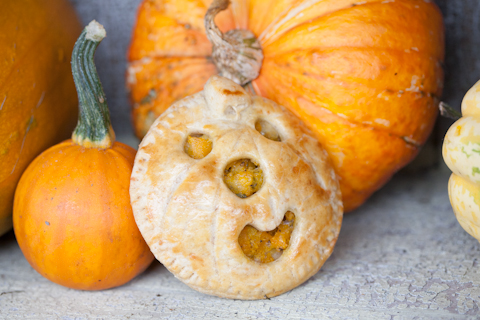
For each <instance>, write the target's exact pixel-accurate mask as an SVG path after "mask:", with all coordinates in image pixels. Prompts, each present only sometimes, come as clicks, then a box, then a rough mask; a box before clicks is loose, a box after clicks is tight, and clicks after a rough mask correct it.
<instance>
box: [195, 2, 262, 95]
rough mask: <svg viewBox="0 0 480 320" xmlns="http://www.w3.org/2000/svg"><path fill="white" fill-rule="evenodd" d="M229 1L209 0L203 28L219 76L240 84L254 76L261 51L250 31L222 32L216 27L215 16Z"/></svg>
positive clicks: (260, 61)
mask: <svg viewBox="0 0 480 320" xmlns="http://www.w3.org/2000/svg"><path fill="white" fill-rule="evenodd" d="M229 4H230V1H229V0H214V1H213V2H212V4H211V5H210V7H209V8H208V10H207V13H206V14H205V31H206V33H207V37H208V39H209V40H210V42H211V43H212V59H213V62H214V63H215V65H216V66H217V69H218V70H219V73H220V75H221V76H223V77H225V78H228V79H230V80H233V81H235V82H236V83H238V84H240V85H242V86H243V85H245V84H247V83H249V82H250V81H252V80H254V79H256V78H257V77H258V75H259V73H260V68H261V67H262V61H263V52H262V48H261V46H260V42H258V40H257V38H256V37H255V35H254V34H253V33H252V32H251V31H249V30H239V29H235V30H229V31H228V32H227V33H225V34H223V33H222V32H221V31H220V29H218V27H217V25H216V24H215V21H214V20H215V17H216V15H217V14H218V13H219V12H221V11H223V10H225V9H227V8H228V5H229Z"/></svg>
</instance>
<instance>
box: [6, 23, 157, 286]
mask: <svg viewBox="0 0 480 320" xmlns="http://www.w3.org/2000/svg"><path fill="white" fill-rule="evenodd" d="M104 36H105V30H104V29H103V27H102V26H101V25H100V24H98V23H96V22H95V21H93V22H92V23H90V24H89V25H88V26H87V27H86V28H85V30H84V31H83V32H82V34H81V35H80V38H79V39H78V41H77V43H76V44H75V47H74V50H73V54H72V71H73V76H74V80H75V84H76V87H77V92H78V98H79V102H80V116H79V121H78V125H77V127H76V129H75V131H74V132H73V134H72V139H71V140H67V141H64V142H62V143H60V144H57V145H55V146H53V147H51V148H49V149H48V150H46V151H45V152H43V153H42V154H40V156H38V157H37V158H36V159H35V160H34V161H33V162H32V163H31V164H30V165H29V166H28V168H27V170H25V172H24V174H23V175H22V178H21V179H20V182H19V184H18V187H17V189H16V193H15V201H14V210H13V223H14V231H15V236H16V238H17V241H18V244H19V246H20V248H21V250H22V252H23V254H24V255H25V258H26V259H27V260H28V262H29V263H30V265H31V266H32V267H33V268H34V269H35V270H37V271H38V272H39V273H40V274H41V275H42V276H44V277H46V278H48V279H50V280H51V281H53V282H55V283H58V284H61V285H63V286H66V287H69V288H74V289H82V290H100V289H106V288H112V287H116V286H119V285H122V284H124V283H126V282H127V281H129V280H131V279H132V278H133V277H135V276H136V275H138V274H139V273H141V272H142V271H143V270H145V269H146V268H147V266H148V265H149V264H150V263H151V262H152V260H153V255H152V254H151V252H150V250H149V248H148V246H147V244H146V243H145V241H144V240H143V238H142V236H141V234H140V232H139V230H138V228H137V225H136V223H135V220H134V217H133V213H132V208H131V205H130V195H129V186H130V175H131V172H132V168H133V161H134V158H135V153H136V152H135V150H134V149H133V148H131V147H129V146H127V145H125V144H122V143H119V142H116V141H114V140H115V135H114V132H113V130H112V127H111V124H110V117H109V112H108V107H107V104H106V99H105V95H104V93H103V89H102V86H101V83H100V80H99V78H98V75H97V73H96V69H95V65H94V62H93V55H94V52H95V49H96V47H97V46H98V44H99V42H100V41H101V40H102V39H103V37H104Z"/></svg>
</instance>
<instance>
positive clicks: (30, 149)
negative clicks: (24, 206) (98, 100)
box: [0, 0, 81, 235]
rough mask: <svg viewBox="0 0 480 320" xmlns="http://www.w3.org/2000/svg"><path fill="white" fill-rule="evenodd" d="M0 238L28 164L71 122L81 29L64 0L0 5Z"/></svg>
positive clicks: (74, 116)
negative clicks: (75, 52)
mask: <svg viewBox="0 0 480 320" xmlns="http://www.w3.org/2000/svg"><path fill="white" fill-rule="evenodd" d="M0 15H1V21H2V22H1V27H0V33H1V36H0V48H2V49H1V50H0V235H2V234H4V233H5V232H7V231H8V230H10V229H11V228H12V208H13V196H14V193H15V188H16V186H17V183H18V180H20V176H21V175H22V173H23V171H24V170H25V168H26V167H27V166H28V164H29V163H30V162H31V161H32V160H33V159H34V158H35V157H36V156H37V155H38V154H40V152H42V151H43V150H45V149H47V148H48V147H50V146H52V145H54V144H55V143H58V142H60V141H62V140H64V139H67V138H68V136H69V134H71V132H72V130H73V128H74V127H75V122H76V120H77V114H78V109H77V104H78V101H77V99H76V94H75V85H74V84H73V79H72V73H71V71H70V70H71V69H70V62H69V58H68V57H69V56H70V55H71V53H72V48H73V44H74V43H75V39H76V38H77V37H78V35H79V34H80V32H81V26H80V23H79V21H78V19H77V16H76V14H75V11H74V10H73V8H72V6H71V5H70V4H69V3H68V1H66V0H51V1H42V0H22V1H17V0H2V1H0Z"/></svg>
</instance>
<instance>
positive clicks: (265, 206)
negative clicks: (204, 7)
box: [130, 76, 343, 299]
mask: <svg viewBox="0 0 480 320" xmlns="http://www.w3.org/2000/svg"><path fill="white" fill-rule="evenodd" d="M130 196H131V200H132V208H133V211H134V216H135V220H136V222H137V225H138V227H139V229H140V232H141V233H142V235H143V237H144V238H145V240H146V242H147V244H148V245H149V247H150V249H151V251H152V252H153V254H154V255H155V257H156V258H157V259H158V260H159V261H160V262H161V263H163V264H164V265H165V267H166V268H167V269H168V270H169V271H170V272H172V273H173V274H174V275H175V276H176V277H177V278H178V279H180V280H181V281H183V282H184V283H186V284H187V285H189V286H190V287H192V288H193V289H196V290H198V291H200V292H204V293H207V294H212V295H216V296H220V297H226V298H233V299H264V298H268V297H273V296H276V295H279V294H281V293H283V292H285V291H288V290H290V289H292V288H294V287H296V286H298V285H299V284H301V283H303V282H304V281H306V280H307V279H308V278H309V277H311V276H312V275H314V274H315V273H316V272H317V271H318V270H319V269H320V267H321V266H322V265H323V263H324V262H325V261H326V259H327V258H328V257H329V256H330V254H331V253H332V250H333V247H334V245H335V242H336V240H337V237H338V234H339V232H340V227H341V222H342V217H343V204H342V201H341V194H340V189H339V184H338V181H337V178H336V175H335V172H334V170H333V168H332V166H331V165H330V162H329V158H328V156H327V153H326V152H325V151H324V150H323V148H322V146H321V145H320V144H319V142H318V141H317V140H316V139H315V138H314V137H313V136H312V133H311V132H310V131H309V130H308V129H307V128H306V127H305V126H304V125H303V123H302V122H300V121H299V120H298V119H297V118H296V117H295V116H293V115H292V114H291V113H290V112H289V111H287V110H286V109H285V108H283V107H281V106H279V105H277V104H276V103H274V102H272V101H270V100H268V99H265V98H262V97H260V96H250V95H249V94H248V93H247V92H246V91H245V90H244V89H243V88H242V87H241V86H239V85H237V84H235V83H234V82H232V81H230V80H227V79H226V78H223V77H220V76H212V77H211V78H210V79H209V80H208V82H207V83H206V85H205V87H204V90H203V91H201V92H199V93H197V94H194V95H192V96H188V97H186V98H184V99H182V100H179V101H178V102H176V103H175V104H173V105H172V106H171V107H170V108H169V109H167V111H166V112H165V113H163V114H162V115H161V116H160V117H159V118H158V119H157V120H156V121H155V122H154V123H153V125H152V127H151V128H150V130H149V131H148V133H147V134H146V136H145V138H144V139H143V140H142V142H141V144H140V147H139V150H138V152H137V155H136V158H135V164H134V168H133V173H132V178H131V184H130Z"/></svg>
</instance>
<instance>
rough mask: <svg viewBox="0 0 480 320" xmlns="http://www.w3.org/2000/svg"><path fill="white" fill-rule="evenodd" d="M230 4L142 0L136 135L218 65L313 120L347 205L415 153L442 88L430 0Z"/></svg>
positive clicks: (136, 34)
mask: <svg viewBox="0 0 480 320" xmlns="http://www.w3.org/2000/svg"><path fill="white" fill-rule="evenodd" d="M210 3H212V5H211V7H210V10H209V12H208V14H207V15H205V14H206V12H207V8H208V5H209V4H210ZM227 5H228V1H226V0H220V1H218V0H217V1H214V2H212V1H189V0H175V1H173V0H145V1H144V2H143V3H142V5H141V7H140V9H139V12H138V18H137V23H136V26H135V28H134V30H133V38H132V43H131V46H130V51H129V60H130V64H129V67H128V72H127V86H128V88H129V90H130V95H131V100H132V102H133V112H132V113H133V120H134V125H135V128H136V134H137V135H138V136H139V137H142V136H143V135H144V134H145V133H146V132H147V130H148V128H149V127H150V125H151V124H152V123H153V121H154V120H155V119H156V118H157V116H158V115H159V114H161V113H162V112H164V111H165V110H166V108H168V106H169V105H171V104H172V102H174V101H176V100H179V99H181V98H183V97H185V96H187V95H190V94H193V93H195V92H198V91H200V90H202V87H203V85H204V83H205V82H206V81H207V79H208V78H209V77H210V76H211V75H213V74H216V73H220V74H221V75H223V76H225V77H228V78H230V79H233V80H235V81H237V83H241V84H244V83H247V84H248V85H247V86H248V87H249V88H250V89H252V90H254V91H255V92H256V93H257V94H259V95H262V96H264V97H266V98H269V99H271V100H274V101H275V102H277V103H279V104H280V105H283V106H285V107H287V108H289V109H290V110H291V111H293V113H294V114H296V115H297V116H298V117H300V118H301V119H302V120H303V121H304V122H305V124H306V125H307V126H309V127H310V129H312V131H314V133H315V134H316V136H317V138H318V139H319V141H320V142H321V143H322V144H323V145H324V147H325V148H326V150H327V151H328V153H329V154H330V157H331V159H332V161H333V165H334V168H335V170H336V172H337V174H338V176H339V179H340V186H341V190H342V194H343V201H344V205H345V211H350V210H352V209H354V208H356V207H358V206H359V205H360V204H362V203H363V202H364V201H365V200H366V199H367V198H368V197H369V196H370V195H371V194H372V193H373V192H374V191H375V190H377V189H378V188H380V187H381V186H382V185H383V184H385V182H386V181H388V180H389V178H390V177H391V176H392V175H393V174H394V173H395V172H396V171H397V170H399V169H400V168H401V167H403V166H404V165H406V164H407V163H408V162H409V161H411V160H412V159H413V158H414V157H415V156H416V154H417V153H418V152H419V150H420V148H421V146H422V145H423V144H424V143H425V141H426V139H427V137H428V135H429V134H430V132H431V130H432V127H433V125H434V122H435V119H436V116H437V104H438V102H439V97H440V96H441V93H442V88H443V69H442V63H443V59H444V30H443V28H444V27H443V21H442V16H441V13H440V11H439V9H438V8H437V6H436V5H435V4H434V3H433V2H432V1H424V0H395V1H393V0H392V1H390V0H388V1H384V0H365V1H359V0H322V1H319V0H314V1H311V0H287V1H277V0H262V1H259V0H250V1H245V0H232V1H231V6H230V7H229V9H228V10H225V11H222V12H221V13H219V12H220V11H221V10H223V9H225V8H226V7H227ZM217 13H219V14H218V16H217V17H216V18H215V22H216V24H217V25H218V28H217V27H216V26H215V24H214V23H213V21H214V17H215V15H216V14H217ZM204 16H205V21H204ZM204 25H206V26H207V32H206V31H205V30H206V29H205V26H204ZM227 31H228V32H227ZM209 39H210V40H211V41H212V42H213V51H212V44H211V43H210V42H209ZM262 59H263V60H262ZM256 68H257V69H256ZM258 68H259V69H258ZM257 76H258V77H257Z"/></svg>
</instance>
